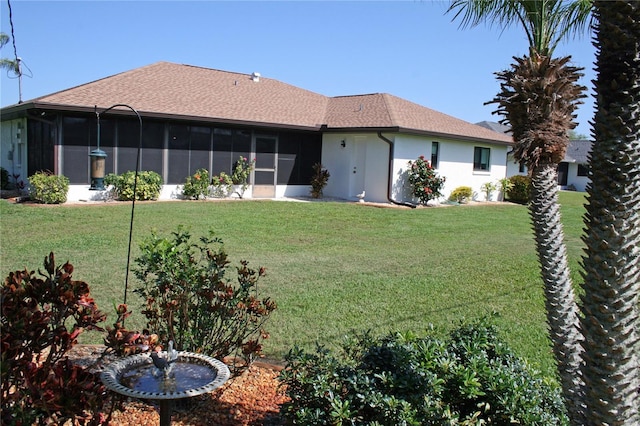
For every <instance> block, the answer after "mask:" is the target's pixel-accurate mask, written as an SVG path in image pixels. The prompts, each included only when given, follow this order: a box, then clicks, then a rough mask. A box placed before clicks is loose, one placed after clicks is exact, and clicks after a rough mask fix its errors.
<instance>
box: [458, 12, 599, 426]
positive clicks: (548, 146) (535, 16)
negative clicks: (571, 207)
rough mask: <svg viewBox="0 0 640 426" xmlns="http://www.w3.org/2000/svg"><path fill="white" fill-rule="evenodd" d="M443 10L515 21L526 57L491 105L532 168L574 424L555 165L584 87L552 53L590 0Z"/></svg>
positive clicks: (568, 295)
mask: <svg viewBox="0 0 640 426" xmlns="http://www.w3.org/2000/svg"><path fill="white" fill-rule="evenodd" d="M448 12H455V15H454V19H456V18H460V19H462V24H461V25H462V26H463V27H465V26H475V25H478V24H480V23H482V22H489V23H490V24H498V25H500V26H502V27H508V26H510V25H514V24H517V25H521V26H522V28H523V29H524V31H525V33H526V35H527V39H528V41H529V55H528V56H524V57H521V58H517V57H514V60H515V63H514V64H513V65H512V66H511V69H509V70H506V71H503V72H499V73H497V77H498V79H499V80H500V82H501V84H500V86H501V91H500V93H499V94H498V95H497V96H496V98H495V99H493V100H492V101H491V102H492V103H497V104H498V111H497V112H498V113H501V114H502V115H504V116H505V119H504V120H502V122H506V123H509V124H510V125H511V130H512V134H513V139H514V142H515V147H514V158H515V159H516V160H517V161H518V162H520V163H524V164H526V165H527V167H528V169H529V170H530V174H531V184H532V190H531V202H530V203H529V213H530V216H531V220H532V222H533V228H534V234H535V241H536V250H537V253H538V260H539V262H540V266H541V276H542V280H543V283H544V292H545V307H546V313H547V323H548V326H549V333H550V335H551V341H552V344H553V353H554V356H555V360H556V363H557V366H558V373H559V377H560V382H561V385H562V390H563V397H564V399H565V403H566V406H567V411H568V414H569V418H570V420H571V422H572V423H573V424H584V418H583V412H584V410H583V397H582V394H583V392H584V389H583V381H582V378H581V353H582V349H581V348H582V347H581V340H582V336H581V333H580V331H579V316H578V313H579V310H578V306H577V304H576V299H575V294H574V291H573V285H572V282H571V278H570V273H569V267H568V262H567V254H566V247H565V244H564V234H563V229H562V223H561V221H560V219H561V216H560V207H559V205H558V189H557V188H558V187H557V165H558V163H559V162H560V161H562V159H563V158H564V154H565V151H566V147H567V145H568V143H569V137H568V135H569V132H570V131H571V130H572V129H573V128H575V126H576V124H575V123H574V122H573V120H574V118H575V114H574V112H575V109H576V108H577V106H578V105H579V104H580V103H581V101H580V99H581V98H582V97H584V95H582V92H583V90H584V89H585V88H584V87H582V86H580V85H579V84H578V83H577V82H578V80H579V78H580V77H581V74H580V71H581V69H580V68H576V67H573V66H571V65H569V62H570V57H565V58H559V59H555V58H552V55H553V51H554V49H555V47H556V46H557V45H558V43H559V42H560V41H561V40H562V39H564V38H565V37H567V36H569V35H572V34H575V33H577V32H580V31H581V30H582V29H584V27H585V25H586V24H587V22H588V21H589V16H590V15H589V12H590V2H588V1H585V0H581V1H574V2H565V1H560V0H454V1H453V2H452V4H451V6H450V7H449V9H448Z"/></svg>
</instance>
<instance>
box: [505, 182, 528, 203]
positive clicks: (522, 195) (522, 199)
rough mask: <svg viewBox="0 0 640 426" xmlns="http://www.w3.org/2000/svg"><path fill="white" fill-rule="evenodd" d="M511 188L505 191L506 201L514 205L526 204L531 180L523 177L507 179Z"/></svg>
mask: <svg viewBox="0 0 640 426" xmlns="http://www.w3.org/2000/svg"><path fill="white" fill-rule="evenodd" d="M509 181H510V182H511V188H509V189H508V190H507V199H508V200H509V201H513V202H514V203H520V204H527V203H529V198H530V194H531V178H530V177H529V176H524V175H514V176H511V177H510V178H509Z"/></svg>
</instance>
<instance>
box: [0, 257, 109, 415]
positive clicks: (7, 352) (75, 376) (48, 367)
mask: <svg viewBox="0 0 640 426" xmlns="http://www.w3.org/2000/svg"><path fill="white" fill-rule="evenodd" d="M72 273H73V266H72V265H71V264H70V263H68V262H67V263H65V264H64V265H62V266H56V264H55V259H54V255H53V253H50V254H49V256H47V257H45V259H44V272H43V271H38V274H37V275H36V274H35V272H34V271H28V270H24V271H16V272H11V273H10V274H9V276H8V277H7V278H6V279H5V281H4V284H3V286H2V292H1V299H0V304H1V306H2V308H1V309H2V319H1V321H0V332H1V333H0V334H1V345H2V367H1V369H0V370H1V376H2V386H1V392H2V393H1V396H2V424H6V425H12V424H17V425H20V424H26V425H30V424H32V423H33V422H34V421H36V420H38V421H44V420H45V419H46V421H48V422H49V423H51V422H53V423H55V424H63V423H64V422H65V421H67V420H71V421H72V422H75V424H102V423H103V422H104V421H106V419H104V418H103V417H102V416H101V415H100V414H99V412H100V410H101V408H102V406H103V404H104V402H105V398H106V389H105V387H104V386H103V385H102V383H101V382H100V380H99V378H98V377H97V376H96V375H95V374H93V373H91V372H88V371H86V370H85V369H83V368H82V367H80V366H78V365H74V364H72V363H71V362H69V360H68V359H67V358H66V357H65V354H66V353H67V351H69V350H70V349H71V348H72V347H73V345H74V344H76V343H77V337H78V336H79V335H80V333H82V332H83V331H84V330H98V331H103V330H102V328H100V327H99V326H98V323H100V322H102V321H104V320H105V315H104V314H103V313H102V312H100V311H99V310H98V307H97V306H96V303H95V301H94V300H93V298H91V296H90V294H89V286H88V285H87V283H86V282H84V281H77V280H73V279H72V276H71V275H72ZM69 327H70V328H69ZM43 424H44V423H43Z"/></svg>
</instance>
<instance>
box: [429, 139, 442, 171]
mask: <svg viewBox="0 0 640 426" xmlns="http://www.w3.org/2000/svg"><path fill="white" fill-rule="evenodd" d="M439 156H440V143H439V142H431V167H433V168H434V169H437V168H438V157H439Z"/></svg>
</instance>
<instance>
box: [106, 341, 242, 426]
mask: <svg viewBox="0 0 640 426" xmlns="http://www.w3.org/2000/svg"><path fill="white" fill-rule="evenodd" d="M165 357H166V352H165ZM229 375H230V373H229V368H228V367H227V366H226V365H225V364H224V363H222V362H221V361H218V360H217V359H215V358H211V357H209V356H206V355H201V354H195V353H191V352H177V358H176V359H175V362H172V365H171V367H170V368H169V369H164V370H163V369H160V368H158V367H156V366H155V365H154V361H153V359H152V358H151V356H150V355H149V354H138V355H130V356H127V357H125V358H122V359H120V360H118V361H116V362H114V363H112V364H109V365H108V366H106V367H105V368H104V370H103V371H102V373H101V375H100V378H101V380H102V382H103V383H104V385H105V386H106V387H107V388H108V389H110V390H112V391H114V392H117V393H119V394H121V395H125V396H129V397H132V398H140V399H150V400H156V401H158V402H159V404H160V426H169V425H170V424H171V403H172V401H174V400H176V399H183V398H191V397H193V396H196V395H201V394H203V393H208V392H211V391H212V390H214V389H216V388H218V387H220V386H222V385H223V384H224V383H225V382H226V381H227V380H228V379H229Z"/></svg>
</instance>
